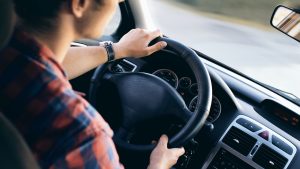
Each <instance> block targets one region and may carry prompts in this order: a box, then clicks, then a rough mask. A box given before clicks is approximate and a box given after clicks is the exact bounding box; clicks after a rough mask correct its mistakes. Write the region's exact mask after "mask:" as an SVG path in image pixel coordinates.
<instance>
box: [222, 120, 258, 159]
mask: <svg viewBox="0 0 300 169" xmlns="http://www.w3.org/2000/svg"><path fill="white" fill-rule="evenodd" d="M256 141H257V140H256V139H255V138H253V137H252V136H250V135H249V134H247V133H245V132H243V131H242V130H240V129H238V128H237V127H234V126H233V127H232V128H231V129H230V130H229V131H228V133H227V134H226V136H225V137H224V139H223V142H224V143H225V144H227V145H228V146H230V147H232V148H233V149H235V150H236V151H238V152H240V153H241V154H243V155H245V156H247V155H248V154H249V153H250V151H251V149H252V148H253V147H254V145H255V143H256Z"/></svg>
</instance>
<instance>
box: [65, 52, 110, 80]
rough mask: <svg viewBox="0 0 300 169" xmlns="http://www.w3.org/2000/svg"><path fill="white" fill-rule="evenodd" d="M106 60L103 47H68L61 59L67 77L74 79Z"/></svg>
mask: <svg viewBox="0 0 300 169" xmlns="http://www.w3.org/2000/svg"><path fill="white" fill-rule="evenodd" d="M106 61H107V54H106V50H105V48H104V47H100V46H91V47H70V49H69V51H68V53H67V56H66V57H65V59H64V61H63V67H64V69H65V71H66V72H67V75H68V78H69V80H70V79H74V78H76V77H78V76H80V75H82V74H84V73H86V72H88V71H90V70H92V69H94V68H95V67H97V66H98V65H101V64H103V63H105V62H106Z"/></svg>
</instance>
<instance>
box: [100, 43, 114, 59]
mask: <svg viewBox="0 0 300 169" xmlns="http://www.w3.org/2000/svg"><path fill="white" fill-rule="evenodd" d="M99 46H102V47H104V48H105V50H106V53H107V62H111V61H114V60H115V56H116V55H115V51H114V48H113V42H111V41H104V42H99Z"/></svg>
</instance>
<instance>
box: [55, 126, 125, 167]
mask: <svg viewBox="0 0 300 169" xmlns="http://www.w3.org/2000/svg"><path fill="white" fill-rule="evenodd" d="M50 169H123V166H122V165H121V164H120V163H119V157H118V154H117V152H116V149H115V146H114V143H113V141H112V139H111V137H110V136H109V135H108V134H106V133H105V132H104V131H98V132H96V131H95V133H94V135H92V136H89V137H87V138H86V139H85V140H83V142H82V143H81V144H80V145H78V146H77V147H75V148H74V149H72V150H71V151H69V152H68V153H67V154H66V155H65V156H62V157H61V158H59V159H58V160H57V161H55V162H54V164H53V165H52V166H51V167H50Z"/></svg>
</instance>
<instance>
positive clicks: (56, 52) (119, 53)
mask: <svg viewBox="0 0 300 169" xmlns="http://www.w3.org/2000/svg"><path fill="white" fill-rule="evenodd" d="M14 3H15V9H16V13H17V14H18V16H19V21H18V24H17V26H16V30H15V33H14V36H13V38H12V40H11V42H10V43H9V45H8V46H7V47H6V48H5V49H4V50H2V51H1V52H0V106H1V109H2V110H3V112H4V114H5V116H6V117H7V118H8V119H10V121H11V122H12V123H13V124H14V125H15V126H16V127H17V129H18V130H19V132H20V133H21V134H22V135H23V137H24V138H25V140H26V142H27V144H28V145H29V147H30V148H31V151H32V152H33V154H34V156H35V158H36V159H37V160H38V162H39V164H40V166H41V167H42V168H53V169H55V168H88V169H90V168H93V169H94V168H95V169H97V168H99V169H100V168H102V169H104V168H105V169H112V168H123V167H122V165H121V164H120V163H119V158H118V155H117V153H116V150H115V147H114V144H113V142H112V139H111V137H112V131H111V129H110V128H109V126H108V125H107V123H106V122H105V121H104V120H103V119H102V117H101V116H100V115H99V113H98V112H96V110H95V109H94V108H93V107H92V106H91V105H90V104H89V103H88V102H87V101H85V100H84V99H83V98H82V97H80V96H79V95H77V94H76V93H75V92H74V91H73V90H72V87H71V85H70V83H69V82H68V78H74V77H76V76H79V75H80V74H83V73H84V72H86V71H88V70H90V69H93V68H95V67H96V66H98V65H99V64H102V63H105V62H107V61H111V60H113V59H120V58H124V57H126V56H134V57H141V56H145V55H150V54H151V53H153V52H155V51H158V50H160V49H161V48H163V47H165V46H166V45H167V44H166V43H165V42H159V43H156V44H154V45H153V46H150V47H148V44H149V42H150V41H152V40H153V39H154V38H156V37H158V36H160V32H159V31H148V30H143V29H135V30H132V31H130V32H129V33H128V34H126V35H125V36H124V37H122V38H121V40H120V41H119V42H118V43H115V44H106V46H105V47H87V48H69V46H70V43H71V42H72V41H74V40H77V39H81V38H96V37H99V36H100V35H101V34H102V32H103V30H104V28H105V26H106V25H107V23H108V22H109V20H110V19H111V17H112V15H113V13H114V11H115V9H116V7H117V5H118V3H119V0H14ZM108 51H110V52H108ZM111 51H113V52H111ZM167 142H168V139H167V137H166V136H162V137H161V138H160V140H159V143H158V145H157V146H156V148H155V149H154V151H153V152H152V153H151V157H150V163H149V166H148V168H149V169H167V168H170V167H171V166H172V165H174V164H175V163H176V161H177V160H178V158H179V156H181V155H182V154H183V153H184V149H183V148H174V149H168V148H167Z"/></svg>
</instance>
